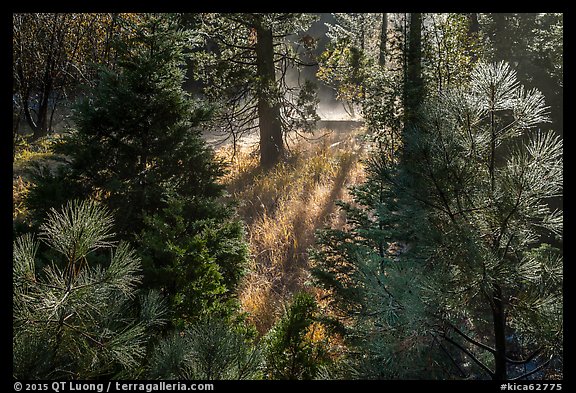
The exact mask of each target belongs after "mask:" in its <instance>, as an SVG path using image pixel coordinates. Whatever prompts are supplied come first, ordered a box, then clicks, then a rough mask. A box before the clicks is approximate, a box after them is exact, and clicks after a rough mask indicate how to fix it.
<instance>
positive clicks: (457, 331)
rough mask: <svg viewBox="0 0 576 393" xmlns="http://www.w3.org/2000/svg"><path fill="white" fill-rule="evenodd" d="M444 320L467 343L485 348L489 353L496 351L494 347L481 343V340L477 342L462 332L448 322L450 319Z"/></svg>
mask: <svg viewBox="0 0 576 393" xmlns="http://www.w3.org/2000/svg"><path fill="white" fill-rule="evenodd" d="M446 322H447V323H448V325H450V327H451V328H452V329H454V331H455V332H456V333H458V334H459V335H460V336H462V337H463V338H464V339H465V340H466V341H468V342H469V343H471V344H474V345H476V346H477V347H480V348H482V349H485V350H487V351H488V352H490V353H496V350H495V349H494V348H492V347H489V346H488V345H486V344H482V343H481V342H479V341H477V340H475V339H473V338H472V337H470V336H468V335H467V334H466V333H464V332H463V331H461V330H460V329H458V328H457V327H456V326H454V325H453V324H452V323H450V321H446Z"/></svg>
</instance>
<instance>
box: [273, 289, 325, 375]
mask: <svg viewBox="0 0 576 393" xmlns="http://www.w3.org/2000/svg"><path fill="white" fill-rule="evenodd" d="M317 316H318V315H317V305H316V301H315V300H314V298H313V297H312V296H311V295H309V294H307V293H298V294H296V295H294V298H293V299H292V302H291V304H290V306H289V308H288V309H287V310H286V312H285V314H284V315H283V316H282V318H281V319H280V320H279V321H278V322H277V323H276V324H275V325H274V326H273V327H272V329H270V331H269V332H268V333H267V335H266V337H265V338H264V347H265V353H264V359H265V370H264V373H265V378H267V379H313V378H315V377H316V375H317V374H318V372H319V370H320V367H322V366H324V365H326V364H327V363H328V361H329V358H328V352H327V347H326V343H325V342H323V341H315V340H314V329H315V328H317V326H315V323H316V324H317V323H318V319H317Z"/></svg>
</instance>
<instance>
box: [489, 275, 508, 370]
mask: <svg viewBox="0 0 576 393" xmlns="http://www.w3.org/2000/svg"><path fill="white" fill-rule="evenodd" d="M492 319H493V325H494V344H495V345H494V349H495V350H496V352H495V353H494V364H495V368H494V374H493V379H495V380H498V381H505V380H506V379H508V375H507V372H506V313H505V310H504V301H503V299H502V289H501V288H500V286H499V285H497V284H496V285H495V286H494V290H493V292H492Z"/></svg>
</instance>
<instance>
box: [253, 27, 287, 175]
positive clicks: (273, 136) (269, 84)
mask: <svg viewBox="0 0 576 393" xmlns="http://www.w3.org/2000/svg"><path fill="white" fill-rule="evenodd" d="M255 28H256V39H257V41H256V69H257V72H258V77H259V84H260V85H259V86H258V122H259V127H260V165H261V166H262V167H264V168H270V167H273V166H274V165H275V164H276V163H278V161H280V159H281V157H282V156H283V154H284V144H283V140H282V123H281V121H280V104H279V101H278V97H277V86H276V72H275V68H274V46H273V37H272V30H271V29H270V28H266V27H264V26H262V25H260V24H257V25H256V26H255Z"/></svg>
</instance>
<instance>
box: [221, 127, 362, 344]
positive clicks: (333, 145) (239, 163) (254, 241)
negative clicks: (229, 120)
mask: <svg viewBox="0 0 576 393" xmlns="http://www.w3.org/2000/svg"><path fill="white" fill-rule="evenodd" d="M360 132H361V131H360V130H356V131H355V132H351V133H347V134H340V135H336V136H335V135H332V136H330V137H325V138H322V139H320V140H318V141H315V142H310V141H301V142H299V143H298V144H297V145H295V146H292V147H291V153H290V155H289V157H288V158H287V159H286V161H285V162H283V163H282V164H280V165H278V166H276V167H275V168H273V169H272V170H270V171H268V172H263V171H261V170H260V169H259V168H258V159H257V157H254V156H253V155H251V154H249V153H248V152H246V151H240V152H237V153H236V155H235V157H234V160H233V161H232V165H231V168H230V173H229V174H228V177H227V178H226V179H225V181H226V183H227V184H228V190H229V192H230V193H231V195H232V196H233V197H234V198H235V199H236V200H238V201H239V213H240V215H241V217H242V218H243V219H244V220H245V222H246V225H247V233H248V240H249V243H250V247H251V252H252V266H251V269H250V272H249V274H248V275H247V276H246V277H245V279H244V281H243V284H242V286H241V289H240V293H239V296H240V300H241V304H242V307H243V309H244V310H245V311H247V312H248V313H249V315H250V317H251V318H252V321H253V322H254V324H255V325H256V327H257V329H258V331H259V332H260V333H261V334H264V333H266V332H267V331H268V330H269V329H270V327H271V326H272V325H273V324H274V322H275V321H276V320H277V318H278V317H279V316H280V315H281V313H282V311H283V305H284V304H286V303H287V302H288V301H289V300H290V298H291V297H292V295H293V294H294V293H296V292H298V291H301V290H308V291H311V292H313V293H316V292H317V290H314V289H313V288H311V287H309V286H308V285H307V284H306V283H307V281H309V279H310V276H309V271H308V249H309V248H310V247H311V246H313V245H314V234H315V231H316V230H317V229H319V228H322V227H325V226H326V225H332V226H334V225H336V226H338V225H339V222H340V221H341V220H342V218H341V217H340V215H339V213H338V211H337V207H336V206H335V201H337V200H339V199H344V200H346V199H347V198H348V195H347V188H348V187H349V186H350V185H352V184H356V183H359V182H361V181H362V179H363V167H362V163H361V162H360V159H361V158H362V154H363V150H362V148H361V144H359V143H357V139H358V137H359V133H360ZM219 154H221V155H222V156H224V157H225V158H228V159H229V158H230V157H231V152H230V151H229V150H220V152H219Z"/></svg>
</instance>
